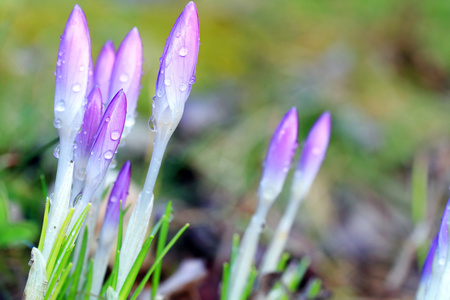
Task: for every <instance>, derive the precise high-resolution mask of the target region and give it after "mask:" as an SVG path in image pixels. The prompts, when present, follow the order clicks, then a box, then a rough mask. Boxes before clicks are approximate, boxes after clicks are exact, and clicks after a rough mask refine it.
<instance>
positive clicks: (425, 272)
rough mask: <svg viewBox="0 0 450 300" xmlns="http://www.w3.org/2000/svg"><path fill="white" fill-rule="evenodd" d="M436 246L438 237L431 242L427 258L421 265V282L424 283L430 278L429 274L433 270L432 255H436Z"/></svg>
mask: <svg viewBox="0 0 450 300" xmlns="http://www.w3.org/2000/svg"><path fill="white" fill-rule="evenodd" d="M437 244H438V237H437V236H436V237H435V238H434V239H433V242H431V246H430V250H428V255H427V258H426V259H425V263H424V264H423V268H422V274H421V276H420V277H421V279H420V281H421V282H426V281H428V279H429V278H430V276H431V272H432V270H433V261H434V255H435V253H436V246H437Z"/></svg>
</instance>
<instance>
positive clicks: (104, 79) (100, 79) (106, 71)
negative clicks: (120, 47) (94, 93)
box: [94, 41, 129, 105]
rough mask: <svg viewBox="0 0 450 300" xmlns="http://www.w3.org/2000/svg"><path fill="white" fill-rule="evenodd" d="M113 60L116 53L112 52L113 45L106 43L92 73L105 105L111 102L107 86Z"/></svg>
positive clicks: (110, 42)
mask: <svg viewBox="0 0 450 300" xmlns="http://www.w3.org/2000/svg"><path fill="white" fill-rule="evenodd" d="M115 59H116V53H115V50H114V44H113V42H112V41H107V42H106V43H105V45H104V46H103V48H102V50H101V51H100V54H99V55H98V58H97V63H96V65H95V72H94V84H95V86H98V87H99V88H100V91H101V92H102V95H103V103H104V104H105V105H106V104H108V103H109V100H111V99H110V98H109V84H110V80H111V73H112V70H113V67H114V61H115ZM118 90H119V89H118ZM118 90H117V91H118ZM117 91H116V92H117ZM127 95H128V94H127ZM128 99H129V97H128Z"/></svg>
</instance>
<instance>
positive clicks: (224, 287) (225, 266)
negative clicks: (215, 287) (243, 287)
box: [220, 262, 230, 300]
mask: <svg viewBox="0 0 450 300" xmlns="http://www.w3.org/2000/svg"><path fill="white" fill-rule="evenodd" d="M229 278H230V264H229V263H227V262H226V263H224V264H223V274H222V289H221V293H220V300H227V297H228V282H229V280H228V279H229Z"/></svg>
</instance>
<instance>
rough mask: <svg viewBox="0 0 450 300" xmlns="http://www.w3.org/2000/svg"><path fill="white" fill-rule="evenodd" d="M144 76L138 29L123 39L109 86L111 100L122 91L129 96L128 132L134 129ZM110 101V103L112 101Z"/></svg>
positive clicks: (132, 30)
mask: <svg viewBox="0 0 450 300" xmlns="http://www.w3.org/2000/svg"><path fill="white" fill-rule="evenodd" d="M141 74H142V42H141V37H140V36H139V31H138V30H137V28H136V27H135V28H133V29H131V31H130V32H129V33H128V34H127V36H126V37H125V38H124V39H123V41H122V44H120V47H119V49H118V50H117V55H116V59H115V62H114V67H113V70H112V73H111V81H110V86H109V99H111V98H112V96H113V95H115V94H116V93H117V92H118V91H119V90H120V89H123V91H124V92H125V94H126V95H127V103H128V104H127V121H126V125H125V126H126V127H127V128H128V129H127V132H128V130H129V129H130V128H131V127H133V125H134V119H135V115H136V114H135V111H136V106H137V101H138V96H139V92H140V89H141V84H140V82H141ZM109 99H108V101H110V100H109Z"/></svg>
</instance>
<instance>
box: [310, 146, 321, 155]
mask: <svg viewBox="0 0 450 300" xmlns="http://www.w3.org/2000/svg"><path fill="white" fill-rule="evenodd" d="M320 152H321V151H320V148H319V147H314V148H312V150H311V153H312V154H313V155H319V154H320Z"/></svg>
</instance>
